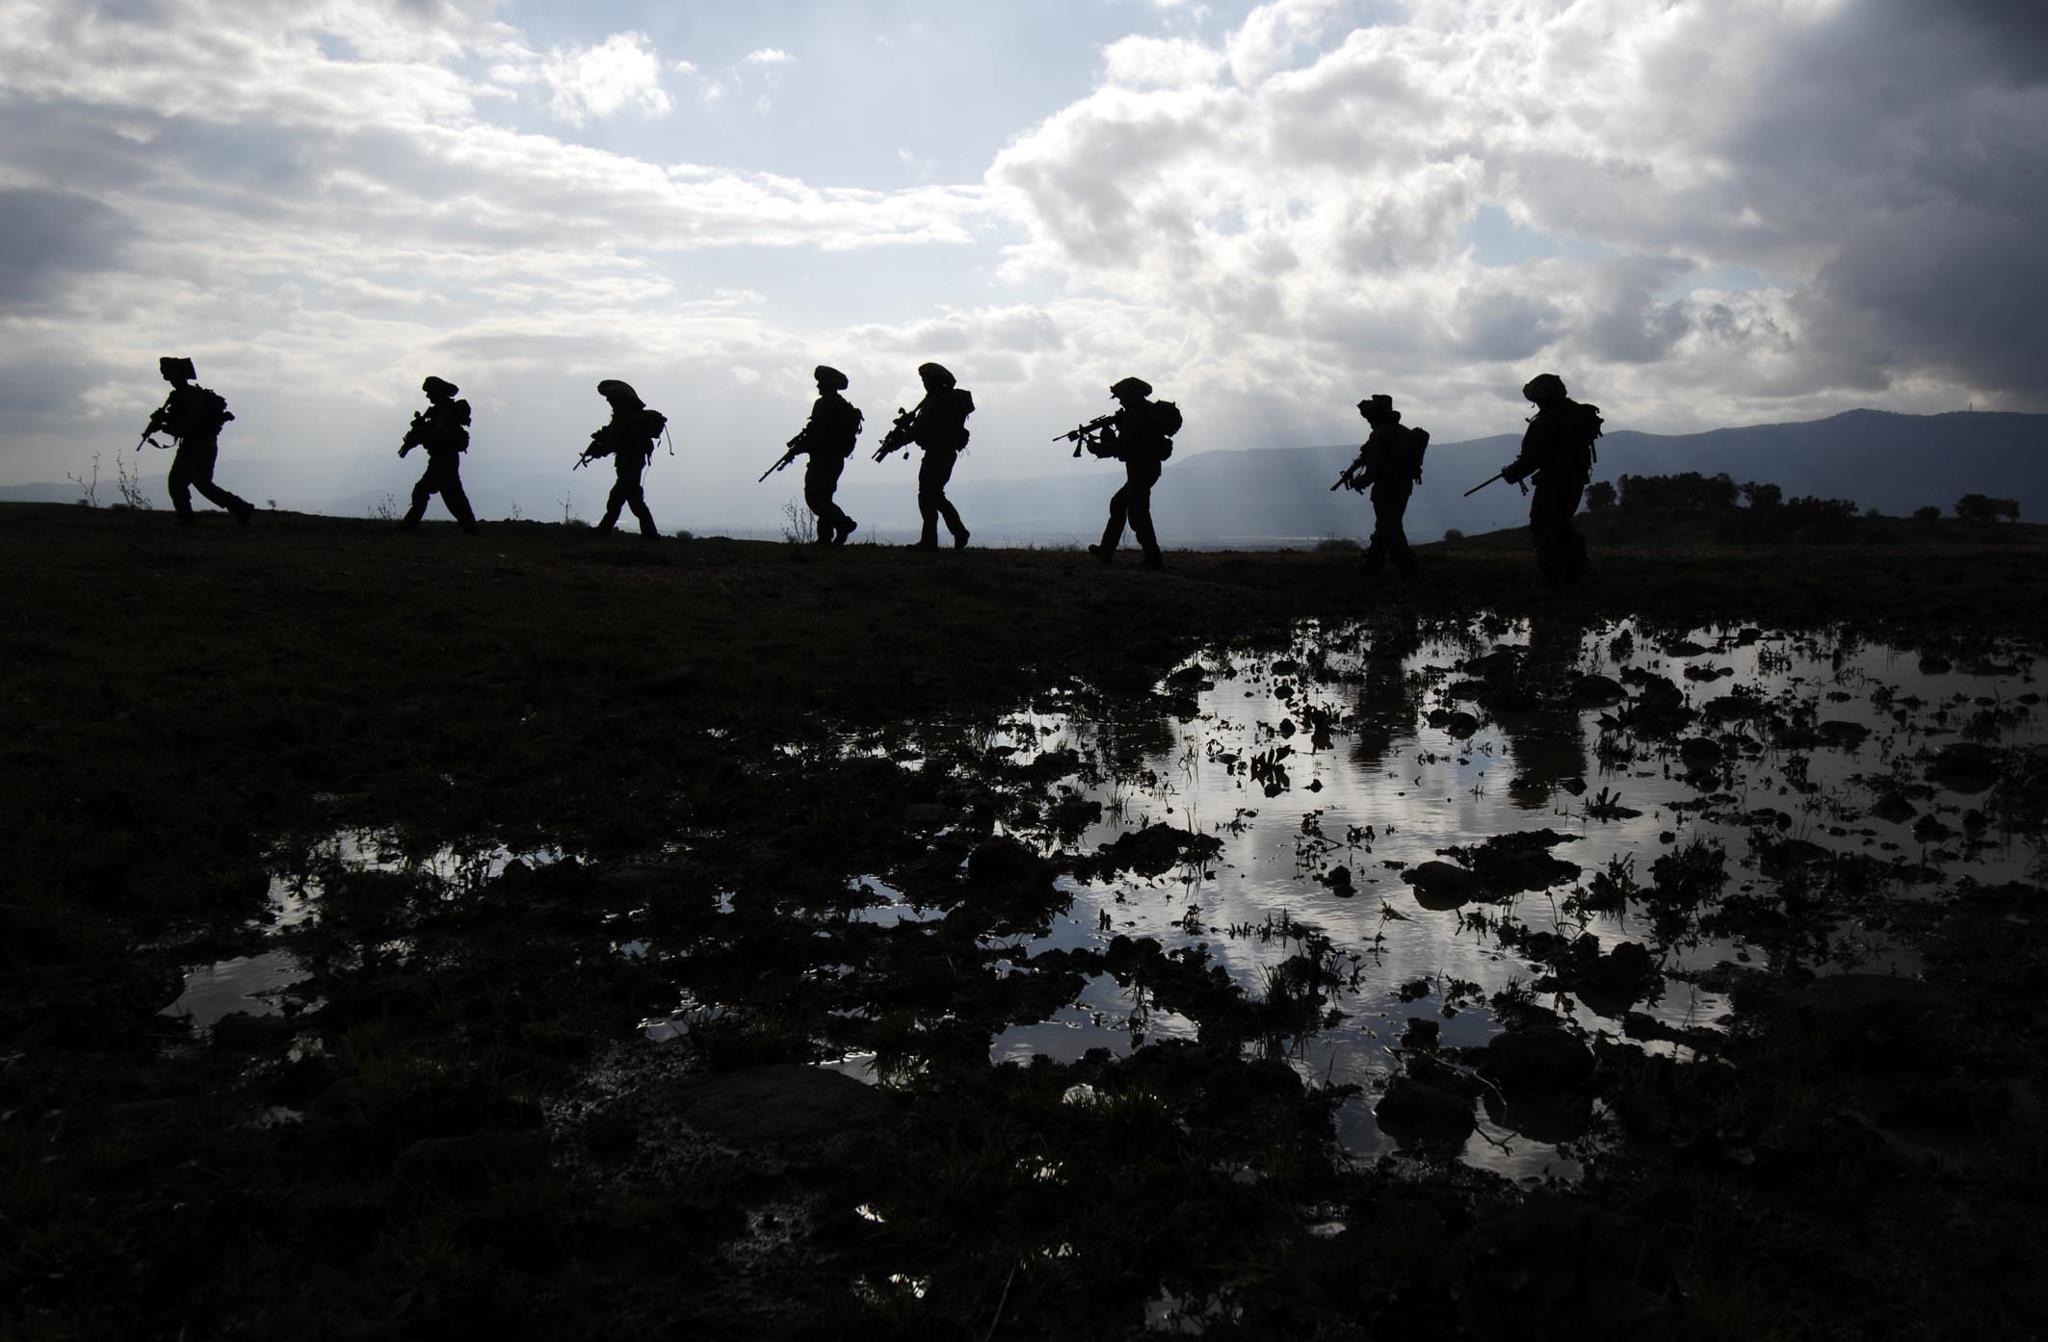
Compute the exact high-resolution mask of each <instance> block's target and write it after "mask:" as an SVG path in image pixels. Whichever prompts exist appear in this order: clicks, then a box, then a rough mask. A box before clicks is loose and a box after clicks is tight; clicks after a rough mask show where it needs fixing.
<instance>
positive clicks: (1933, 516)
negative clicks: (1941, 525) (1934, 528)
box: [1913, 503, 1941, 522]
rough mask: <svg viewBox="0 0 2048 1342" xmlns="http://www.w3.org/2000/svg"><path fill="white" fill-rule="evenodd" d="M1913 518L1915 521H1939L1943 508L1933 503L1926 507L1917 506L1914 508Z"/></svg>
mask: <svg viewBox="0 0 2048 1342" xmlns="http://www.w3.org/2000/svg"><path fill="white" fill-rule="evenodd" d="M1913 520H1914V521H1915V522H1939V521H1940V520H1941V509H1939V508H1937V507H1935V506H1934V505H1933V504H1931V503H1930V504H1928V505H1927V506H1926V507H1925V508H1915V509H1914V510H1913Z"/></svg>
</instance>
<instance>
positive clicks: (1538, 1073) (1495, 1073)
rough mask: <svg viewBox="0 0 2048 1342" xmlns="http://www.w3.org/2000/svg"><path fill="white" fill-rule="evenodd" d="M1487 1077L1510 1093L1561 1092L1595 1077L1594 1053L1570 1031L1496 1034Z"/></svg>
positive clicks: (1539, 1028)
mask: <svg viewBox="0 0 2048 1342" xmlns="http://www.w3.org/2000/svg"><path fill="white" fill-rule="evenodd" d="M1482 1067H1483V1068H1484V1070H1485V1072H1486V1074H1487V1075H1488V1076H1490V1077H1492V1078H1493V1079H1494V1080H1495V1081H1498V1082H1499V1083H1500V1084H1501V1085H1502V1086H1503V1087H1505V1088H1507V1089H1508V1090H1530V1091H1539V1092H1549V1093H1553V1094H1555V1093H1558V1092H1562V1091H1570V1090H1576V1089H1577V1088H1578V1087H1580V1086H1583V1085H1585V1084H1586V1082H1587V1081H1589V1080H1591V1079H1592V1076H1593V1051H1592V1050H1591V1049H1589V1048H1587V1047H1586V1045H1585V1041H1583V1040H1581V1039H1580V1038H1579V1037H1578V1036H1577V1035H1575V1034H1573V1033H1571V1032H1570V1031H1569V1030H1566V1029H1563V1028H1561V1027H1559V1026H1554V1025H1537V1026H1532V1027H1531V1028H1529V1029H1526V1030H1511V1031H1509V1032H1507V1033H1506V1034H1499V1035H1495V1036H1494V1037H1493V1039H1492V1040H1491V1041H1490V1042H1489V1043H1488V1044H1487V1046H1486V1061H1485V1062H1484V1063H1483V1064H1482Z"/></svg>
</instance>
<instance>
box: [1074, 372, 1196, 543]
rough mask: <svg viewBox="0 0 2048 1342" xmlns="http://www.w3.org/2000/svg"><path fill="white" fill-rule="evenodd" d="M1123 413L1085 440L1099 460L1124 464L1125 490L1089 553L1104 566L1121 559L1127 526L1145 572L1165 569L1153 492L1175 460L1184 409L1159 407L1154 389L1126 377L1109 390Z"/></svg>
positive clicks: (1166, 404)
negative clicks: (1170, 460) (1169, 460)
mask: <svg viewBox="0 0 2048 1342" xmlns="http://www.w3.org/2000/svg"><path fill="white" fill-rule="evenodd" d="M1109 394H1110V395H1111V396H1114V397H1115V398H1116V400H1117V405H1118V407H1119V408H1118V410H1117V412H1116V413H1115V414H1114V415H1112V416H1110V420H1109V423H1107V424H1105V425H1103V426H1102V428H1101V429H1100V430H1099V431H1097V433H1096V434H1094V435H1092V436H1090V437H1089V438H1088V439H1087V440H1086V445H1087V448H1088V450H1089V451H1090V452H1092V453H1094V454H1095V455H1096V456H1098V457H1113V458H1115V459H1116V460H1118V461H1121V462H1122V463H1123V464H1124V487H1123V488H1122V489H1119V490H1118V491H1117V492H1116V493H1114V494H1112V495H1110V499H1109V521H1108V523H1107V524H1106V525H1105V526H1104V527H1103V528H1102V543H1101V544H1100V545H1091V546H1089V547H1088V553H1089V554H1092V555H1094V556H1095V557H1096V558H1097V559H1100V560H1101V561H1102V562H1103V563H1105V564H1107V563H1111V562H1113V561H1114V560H1115V558H1116V547H1117V545H1118V543H1119V542H1121V541H1122V540H1123V536H1124V524H1125V522H1129V523H1130V527H1131V534H1132V535H1133V536H1135V537H1136V538H1137V541H1138V547H1139V549H1141V550H1142V551H1144V555H1145V558H1144V561H1143V562H1144V565H1145V567H1146V568H1165V567H1166V561H1165V559H1164V558H1163V557H1161V555H1160V553H1159V537H1158V536H1157V535H1156V534H1154V532H1153V530H1152V486H1154V485H1156V484H1158V483H1159V475H1160V471H1161V469H1162V468H1163V465H1164V463H1165V461H1166V459H1167V458H1168V457H1171V456H1172V455H1173V435H1174V434H1176V433H1179V432H1180V424H1181V418H1180V408H1179V407H1178V406H1176V405H1174V403H1173V402H1171V401H1154V400H1151V399H1149V398H1150V397H1151V395H1152V384H1151V383H1149V382H1147V381H1145V379H1143V378H1141V377H1127V378H1125V379H1123V380H1122V381H1121V382H1118V383H1117V384H1116V385H1115V386H1113V387H1111V388H1110V389H1109Z"/></svg>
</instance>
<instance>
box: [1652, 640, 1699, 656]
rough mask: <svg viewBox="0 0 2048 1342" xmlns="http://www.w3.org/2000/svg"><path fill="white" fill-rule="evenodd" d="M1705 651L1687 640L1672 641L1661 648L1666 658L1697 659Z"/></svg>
mask: <svg viewBox="0 0 2048 1342" xmlns="http://www.w3.org/2000/svg"><path fill="white" fill-rule="evenodd" d="M1705 651H1706V649H1705V648H1703V647H1701V646H1700V645H1699V644H1697V643H1695V642H1693V641H1692V640H1691V639H1689V638H1680V639H1674V640H1672V641H1671V642H1669V643H1666V644H1665V645H1664V647H1663V653H1664V655H1665V656H1666V657H1697V656H1699V655H1700V654H1701V653H1703V652H1705Z"/></svg>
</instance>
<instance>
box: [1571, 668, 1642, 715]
mask: <svg viewBox="0 0 2048 1342" xmlns="http://www.w3.org/2000/svg"><path fill="white" fill-rule="evenodd" d="M1572 698H1574V699H1576V700H1578V701H1579V702H1580V703H1582V704H1592V705H1594V706H1595V707H1598V708H1610V707H1612V706H1613V705H1615V704H1618V703H1620V702H1621V701H1622V700H1624V699H1626V698H1628V691H1627V690H1625V689H1623V688H1622V686H1621V682H1620V681H1618V680H1613V679H1610V678H1609V677H1607V676H1580V677H1578V678H1577V679H1575V680H1574V681H1572Z"/></svg>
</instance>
